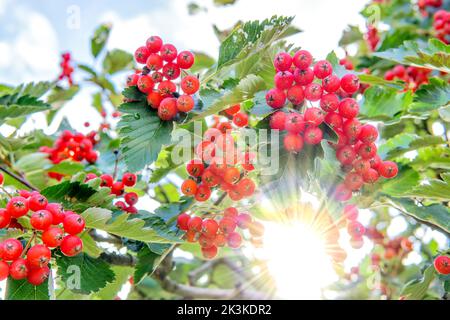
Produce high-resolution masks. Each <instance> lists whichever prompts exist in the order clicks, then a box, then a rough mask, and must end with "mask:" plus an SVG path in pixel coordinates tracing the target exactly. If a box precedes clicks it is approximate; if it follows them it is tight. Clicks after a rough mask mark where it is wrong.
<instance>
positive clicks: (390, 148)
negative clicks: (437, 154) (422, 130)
mask: <svg viewBox="0 0 450 320" xmlns="http://www.w3.org/2000/svg"><path fill="white" fill-rule="evenodd" d="M442 143H444V141H443V140H442V138H441V137H438V136H430V135H428V136H419V135H416V134H412V133H400V134H398V135H396V136H394V137H392V138H390V139H388V140H387V141H386V142H385V143H383V144H382V145H380V146H379V148H378V154H379V155H380V157H381V158H383V159H385V158H395V157H398V156H401V155H403V154H405V153H406V152H408V151H412V150H417V149H420V148H424V147H428V146H433V145H439V144H442Z"/></svg>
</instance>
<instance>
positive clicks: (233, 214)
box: [223, 207, 239, 219]
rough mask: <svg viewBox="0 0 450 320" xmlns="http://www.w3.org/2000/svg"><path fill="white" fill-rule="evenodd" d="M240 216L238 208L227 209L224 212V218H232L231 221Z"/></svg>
mask: <svg viewBox="0 0 450 320" xmlns="http://www.w3.org/2000/svg"><path fill="white" fill-rule="evenodd" d="M238 215H239V212H238V210H237V209H236V208H234V207H229V208H226V209H225V210H224V211H223V216H224V217H229V218H231V219H236V218H237V216H238Z"/></svg>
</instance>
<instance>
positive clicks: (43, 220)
mask: <svg viewBox="0 0 450 320" xmlns="http://www.w3.org/2000/svg"><path fill="white" fill-rule="evenodd" d="M52 222H53V217H52V214H51V213H50V212H49V211H47V210H39V211H36V212H35V213H33V214H32V215H31V218H30V223H31V226H32V227H33V228H34V229H36V230H40V231H44V230H47V229H48V227H50V226H51V225H52Z"/></svg>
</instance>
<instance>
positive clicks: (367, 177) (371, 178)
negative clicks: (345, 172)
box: [362, 168, 380, 183]
mask: <svg viewBox="0 0 450 320" xmlns="http://www.w3.org/2000/svg"><path fill="white" fill-rule="evenodd" d="M362 177H363V180H364V182H365V183H375V182H376V181H377V180H378V178H379V177H380V176H379V174H378V171H377V170H375V169H372V168H371V169H369V170H366V171H364V172H363V174H362Z"/></svg>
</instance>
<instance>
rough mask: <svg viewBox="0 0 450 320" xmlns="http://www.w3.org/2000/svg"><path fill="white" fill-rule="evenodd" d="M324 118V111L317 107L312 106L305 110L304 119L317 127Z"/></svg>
mask: <svg viewBox="0 0 450 320" xmlns="http://www.w3.org/2000/svg"><path fill="white" fill-rule="evenodd" d="M324 120H325V112H324V111H323V110H321V109H319V108H316V107H312V108H308V109H306V111H305V121H306V123H308V124H311V125H313V126H316V127H318V126H319V125H320V124H321V123H322V122H323V121H324Z"/></svg>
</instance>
